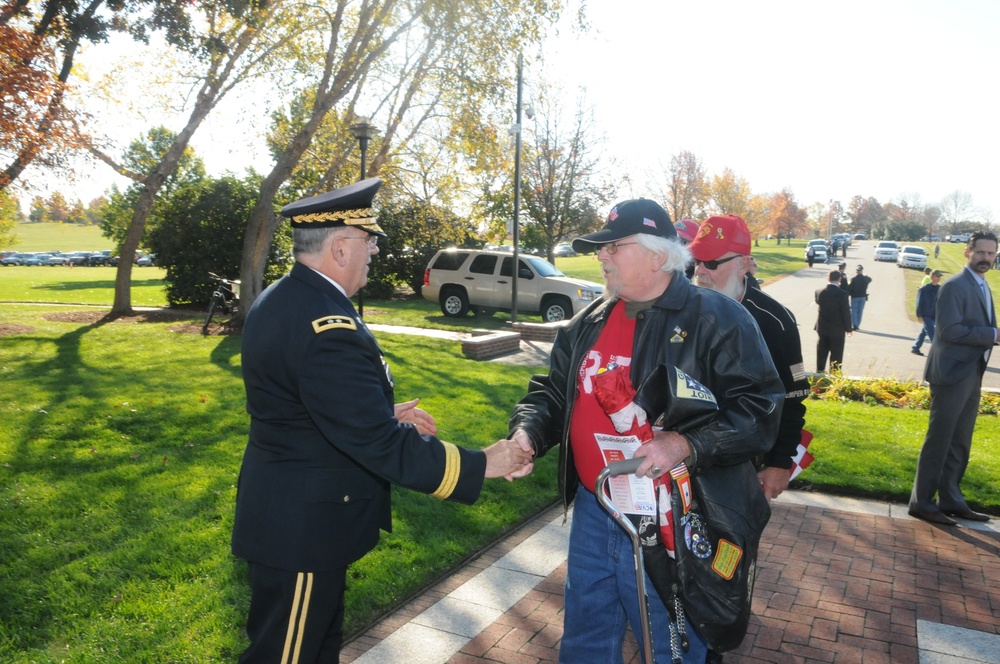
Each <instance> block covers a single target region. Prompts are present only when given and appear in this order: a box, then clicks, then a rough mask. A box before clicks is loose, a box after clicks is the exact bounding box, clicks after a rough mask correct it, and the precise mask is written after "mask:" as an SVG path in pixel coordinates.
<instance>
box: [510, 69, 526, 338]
mask: <svg viewBox="0 0 1000 664" xmlns="http://www.w3.org/2000/svg"><path fill="white" fill-rule="evenodd" d="M523 64H524V56H523V55H522V54H520V53H518V54H517V112H516V118H517V120H516V124H515V125H514V225H513V232H512V238H513V242H514V266H513V268H512V270H511V272H513V275H512V277H511V282H510V322H511V325H514V324H516V323H517V277H518V273H519V272H520V271H521V270H520V269H519V266H520V258H519V256H518V251H519V249H518V245H519V244H520V238H519V235H520V233H519V230H520V226H521V87H522V86H521V80H522V79H521V73H522V68H523Z"/></svg>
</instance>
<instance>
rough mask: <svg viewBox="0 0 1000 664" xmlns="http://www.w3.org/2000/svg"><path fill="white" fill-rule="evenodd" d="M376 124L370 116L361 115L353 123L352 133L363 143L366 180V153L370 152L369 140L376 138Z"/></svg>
mask: <svg viewBox="0 0 1000 664" xmlns="http://www.w3.org/2000/svg"><path fill="white" fill-rule="evenodd" d="M377 131H378V129H376V127H375V125H373V124H372V123H371V122H369V121H368V118H366V117H365V116H363V115H362V116H361V117H359V118H358V121H357V122H355V123H354V124H352V125H351V133H352V134H354V138H356V139H358V143H359V144H360V145H361V179H362V180H364V179H365V177H366V176H367V170H366V168H365V155H366V154H367V152H368V141H369V140H371V139H372V138H374V136H375V132H377Z"/></svg>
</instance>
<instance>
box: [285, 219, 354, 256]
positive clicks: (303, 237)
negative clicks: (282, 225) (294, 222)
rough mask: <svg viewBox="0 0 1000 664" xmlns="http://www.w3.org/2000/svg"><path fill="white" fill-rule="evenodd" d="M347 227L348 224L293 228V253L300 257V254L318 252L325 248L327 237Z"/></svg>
mask: <svg viewBox="0 0 1000 664" xmlns="http://www.w3.org/2000/svg"><path fill="white" fill-rule="evenodd" d="M345 228H347V227H346V226H326V227H324V228H293V229H292V254H294V255H295V257H296V258H298V257H299V256H300V255H312V254H318V253H319V252H321V251H322V250H323V245H324V244H325V243H326V240H327V238H329V237H330V236H331V235H334V234H335V233H336V232H337V231H341V230H344V229H345Z"/></svg>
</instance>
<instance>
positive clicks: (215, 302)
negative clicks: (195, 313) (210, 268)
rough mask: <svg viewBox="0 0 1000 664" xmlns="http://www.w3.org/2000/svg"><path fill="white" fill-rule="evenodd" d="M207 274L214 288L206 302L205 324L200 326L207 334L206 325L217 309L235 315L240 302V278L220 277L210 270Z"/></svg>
mask: <svg viewBox="0 0 1000 664" xmlns="http://www.w3.org/2000/svg"><path fill="white" fill-rule="evenodd" d="M208 276H209V277H211V278H212V280H213V281H214V282H215V290H213V291H212V299H211V300H210V301H209V303H208V315H207V316H206V317H205V324H204V325H202V327H201V333H202V334H203V335H207V334H208V325H209V323H211V322H212V317H213V316H214V315H215V312H216V311H217V310H221V311H222V312H223V313H226V314H228V315H229V316H230V317H231V316H235V315H236V314H237V312H238V311H239V304H240V280H239V279H236V280H230V279H225V278H223V277H220V276H219V275H217V274H214V273H212V272H209V273H208Z"/></svg>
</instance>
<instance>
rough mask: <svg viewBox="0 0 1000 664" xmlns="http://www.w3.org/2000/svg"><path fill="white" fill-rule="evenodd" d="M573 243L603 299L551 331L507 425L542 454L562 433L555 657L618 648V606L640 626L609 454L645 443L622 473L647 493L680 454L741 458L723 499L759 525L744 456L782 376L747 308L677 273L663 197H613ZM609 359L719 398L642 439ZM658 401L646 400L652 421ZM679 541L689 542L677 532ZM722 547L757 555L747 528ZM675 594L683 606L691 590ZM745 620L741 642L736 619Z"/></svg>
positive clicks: (701, 638)
mask: <svg viewBox="0 0 1000 664" xmlns="http://www.w3.org/2000/svg"><path fill="white" fill-rule="evenodd" d="M573 248H574V249H575V250H576V251H577V253H590V252H596V254H597V258H598V260H600V262H601V269H602V271H603V272H604V277H605V281H606V288H605V291H604V293H605V299H604V300H603V301H601V302H595V303H594V304H593V305H591V306H590V307H589V308H588V309H587V310H585V311H583V312H581V313H580V314H579V315H577V316H576V317H575V318H574V319H573V321H572V322H571V323H570V325H569V326H568V327H567V328H565V329H564V330H562V331H560V333H559V334H558V336H557V337H556V341H555V343H554V344H553V348H552V355H551V359H550V369H549V372H548V374H546V375H537V376H535V377H533V378H532V379H531V383H530V385H529V389H528V394H527V395H526V396H525V397H524V398H523V399H522V400H521V402H520V403H519V404H518V405H517V406H516V407H515V410H514V414H513V416H512V418H511V421H510V430H511V434H510V436H511V438H512V439H514V440H517V441H518V442H519V443H522V444H527V445H531V446H532V447H533V448H534V449H535V450H536V452H537V455H538V456H541V455H542V454H545V453H546V452H547V451H548V450H549V449H551V448H553V447H557V448H558V450H559V488H560V491H561V493H562V497H563V501H564V505H565V506H566V508H567V510H568V508H569V504H570V502H571V501H573V500H574V498H575V503H574V506H573V525H572V531H571V534H570V545H569V555H568V558H567V561H568V570H567V579H566V589H565V606H566V610H565V616H564V621H563V638H562V644H561V648H560V655H559V656H560V661H561V662H565V663H569V662H572V663H574V664H575V663H577V662H606V661H615V660H616V659H617V660H619V661H620V659H621V646H622V640H623V638H624V634H625V620H627V621H628V622H629V623H630V624H631V625H632V629H633V632H634V633H635V634H636V636H637V637H638V638H639V639H640V640H642V639H643V634H642V629H641V628H640V626H641V620H640V614H639V612H640V607H639V602H638V599H637V595H636V592H637V591H636V584H635V581H634V571H633V564H634V561H633V556H632V550H631V543H630V541H629V538H628V537H627V536H626V534H625V532H624V531H623V530H622V528H621V527H620V526H619V525H618V524H617V523H616V522H615V521H613V520H612V519H611V518H609V516H608V514H607V513H606V512H604V510H603V509H602V508H601V506H600V505H599V504H598V502H597V499H596V497H595V493H594V489H595V484H596V478H597V476H598V474H599V472H600V471H601V469H602V468H604V466H605V465H606V464H607V461H608V459H609V458H613V457H614V455H615V454H616V453H617V454H620V453H622V452H624V454H625V455H626V456H631V455H632V454H633V453H634V455H635V456H636V457H641V458H642V459H643V461H642V463H641V465H640V466H639V468H638V469H637V471H636V477H634V478H633V477H631V476H630V477H629V482H637V483H639V484H640V486H638V487H637V490H642V491H644V492H646V493H645V495H649V494H651V493H655V492H656V491H657V489H656V488H654V487H659V486H663V485H662V484H655V483H656V482H658V481H661V478H663V477H664V476H666V486H669V484H670V472H669V471H670V470H671V469H673V468H675V467H676V466H678V464H680V462H682V461H683V462H685V463H686V467H687V469H688V471H689V472H690V474H691V476H692V477H693V476H696V475H702V476H704V477H705V478H708V477H709V476H710V475H713V474H716V473H723V472H728V471H731V470H738V471H741V472H743V471H745V474H744V475H741V477H743V478H744V479H747V475H748V476H749V482H748V483H747V482H744V483H742V484H741V485H740V487H743V488H737V487H736V486H733V487H732V488H731V495H729V496H727V499H726V501H725V503H726V505H727V506H728V507H731V508H732V509H734V510H736V511H739V512H741V513H742V516H741V518H742V519H744V520H746V521H748V522H755V523H757V524H758V525H761V527H762V524H763V523H766V521H767V516H768V514H769V510H768V507H767V501H766V499H765V498H764V496H763V492H761V490H760V487H759V483H758V482H757V481H756V474H755V472H754V469H753V466H752V463H751V460H752V459H753V458H754V457H755V456H757V455H759V454H764V453H766V452H767V451H768V450H769V449H770V446H771V442H772V441H773V440H774V436H775V433H776V431H777V426H778V418H779V415H780V410H781V402H782V399H783V396H784V389H783V387H782V385H781V381H780V380H779V378H778V375H777V372H776V371H775V369H774V364H773V362H772V361H771V358H770V356H769V355H768V352H767V347H766V346H765V345H764V342H763V339H761V336H760V334H759V333H758V331H757V327H756V325H755V324H754V322H753V319H752V318H751V317H750V314H749V313H747V311H746V309H744V308H743V307H742V306H740V305H739V304H738V303H736V302H734V301H733V300H731V299H730V298H727V297H725V296H724V295H722V294H720V293H715V292H713V291H710V290H708V289H704V288H696V287H695V286H693V285H692V284H691V282H690V281H688V280H687V279H685V278H684V276H683V274H684V268H685V265H686V264H687V263H688V260H689V258H690V254H689V253H688V251H687V250H686V249H685V248H684V247H683V246H681V245H680V243H679V242H677V240H676V231H675V229H674V226H673V224H671V223H670V217H669V215H667V213H666V211H665V210H664V209H663V208H662V207H661V206H659V205H658V204H656V203H655V202H653V201H650V200H646V199H635V200H629V201H624V202H621V203H619V204H617V205H615V206H614V207H613V208H612V209H611V212H610V214H609V215H608V221H607V224H606V225H605V227H604V228H603V229H602V230H600V231H597V232H595V233H591V234H590V235H586V236H584V237H582V238H578V239H577V240H575V241H574V242H573ZM615 371H621V372H625V373H624V374H618V375H619V376H624V377H623V378H622V381H623V382H627V383H631V384H632V385H633V386H635V387H637V388H642V389H643V390H645V389H646V388H649V389H650V391H651V392H652V393H655V394H661V395H662V394H664V393H666V392H667V391H668V386H667V385H666V384H659V383H657V384H656V385H654V386H649V385H648V382H647V381H649V380H651V379H653V378H657V377H658V376H661V375H663V376H673V377H675V379H670V380H676V381H677V382H676V383H673V382H671V385H675V384H676V385H677V386H679V389H682V390H683V391H684V392H685V393H686V394H687V395H688V397H687V399H685V400H690V401H691V402H692V403H693V402H694V401H698V400H707V399H709V398H711V399H712V400H713V402H714V400H715V398H717V399H718V411H717V412H716V413H715V414H714V415H713V416H711V418H710V419H709V420H708V421H706V422H699V424H697V425H695V426H692V427H691V428H689V429H685V430H684V433H683V434H682V433H680V432H679V431H678V430H677V428H679V427H673V426H669V427H668V426H665V427H664V430H662V431H657V432H656V433H655V435H653V437H652V439H651V440H648V441H647V442H645V443H643V444H641V445H640V444H638V442H639V441H638V440H637V439H635V438H636V437H635V436H628V435H623V434H622V433H621V430H620V429H619V428H618V427H619V424H618V423H617V422H616V420H615V419H613V418H612V417H611V415H609V413H608V412H607V411H606V410H605V409H604V406H603V404H602V403H601V401H600V400H599V396H598V391H597V385H598V384H599V379H600V378H601V377H602V376H603V375H604V374H608V373H611V372H615ZM681 375H683V376H685V379H684V381H681V380H680V378H679V377H678V376H681ZM664 383H666V380H665V381H664ZM699 388H701V389H699ZM712 395H715V397H712ZM680 400H681V399H678V401H680ZM633 403H636V402H635V401H633ZM662 412H663V411H662V410H656V412H650V413H648V416H649V421H650V423H652V422H655V421H656V420H657V418H658V417H659V416H660V414H661V413H662ZM638 418H639V414H638V413H636V420H637V421H638ZM642 420H643V422H645V421H646V415H645V414H643V415H642ZM630 421H631V418H630ZM633 450H634V452H633ZM528 470H530V466H529V469H528ZM517 475H519V474H518V473H515V476H517ZM647 478H648V479H647ZM646 483H649V485H648V486H646ZM661 529H662V524H661ZM758 537H759V535H758ZM674 546H675V547H676V548H680V547H685V546H686V547H691V543H690V542H677V541H675V542H674ZM723 549H725V552H726V553H730V554H732V556H731V557H730V558H729V562H728V563H723V562H722V561H719V563H720V566H721V567H726V568H727V569H726V571H725V573H726V574H733V573H734V572H735V570H736V568H735V565H736V563H737V561H739V560H752V559H753V557H754V556H755V550H756V542H753V543H752V544H751V545H747V548H745V549H744V548H739V546H737V547H736V548H735V549H730V548H729V547H728V544H722V545H721V546H720V547H718V548H717V549H716V550H714V551H711V552H709V553H705V555H706V556H716V557H717V556H718V555H719V553H720V551H722V550H723ZM713 560H714V559H713ZM721 567H720V569H721ZM752 576H753V572H752V566H751V569H748V571H747V574H746V575H738V577H737V578H732V581H733V584H739V585H741V586H742V589H744V590H746V589H747V588H752V585H753V580H752ZM630 579H631V581H630ZM647 583H648V582H647ZM649 589H650V590H649V593H650V596H649V600H650V601H649V606H650V613H651V622H652V632H653V643H654V645H655V646H656V648H657V650H658V651H660V652H662V653H663V654H664V655H665V654H666V650H667V649H668V647H669V645H670V643H671V638H670V635H671V632H672V631H673V632H674V633H675V634H676V626H675V625H674V624H672V623H671V620H670V618H669V615H668V610H667V608H666V607H665V605H664V602H665V601H669V598H668V597H663V596H661V595H659V594H658V593H657V591H656V589H655V588H653V587H652V586H649ZM680 599H681V600H682V601H683V602H685V610H688V609H689V608H691V602H694V601H695V600H694V598H692V597H688V596H684V597H681V598H680ZM746 601H747V602H748V601H749V599H748V598H747V600H746ZM670 606H671V607H672V608H673V606H674V605H673V603H671V604H670ZM694 608H697V607H694ZM693 622H694V621H691V622H688V623H687V631H688V633H689V635H690V637H691V647H690V649H689V651H688V652H687V653H685V654H684V660H683V661H684V662H691V663H693V662H704V661H705V655H706V645H714V644H713V641H710V640H707V639H706V638H705V634H707V633H710V632H711V633H716V632H717V630H715V629H713V628H715V627H716V626H715V625H704V626H702V627H697V626H695V625H694V624H693ZM742 629H743V632H742V633H740V634H737V635H736V639H735V641H736V642H737V643H738V641H739V639H741V638H742V636H743V633H745V626H743V627H742ZM702 632H704V634H703V633H702ZM706 641H708V643H707V644H706ZM678 656H680V655H679V654H678Z"/></svg>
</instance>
